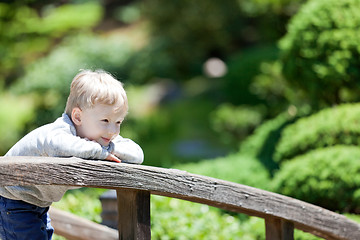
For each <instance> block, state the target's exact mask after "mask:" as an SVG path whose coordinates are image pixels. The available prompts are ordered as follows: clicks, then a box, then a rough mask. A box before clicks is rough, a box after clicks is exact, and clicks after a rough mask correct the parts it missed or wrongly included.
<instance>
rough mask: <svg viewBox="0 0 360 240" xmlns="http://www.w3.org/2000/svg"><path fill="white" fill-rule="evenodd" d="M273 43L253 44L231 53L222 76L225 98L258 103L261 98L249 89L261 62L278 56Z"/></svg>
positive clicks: (237, 101)
mask: <svg viewBox="0 0 360 240" xmlns="http://www.w3.org/2000/svg"><path fill="white" fill-rule="evenodd" d="M278 52H279V50H278V49H277V48H276V46H274V45H265V46H255V47H251V48H247V49H245V50H243V51H241V52H239V53H237V54H233V55H232V56H231V57H229V59H228V60H227V65H228V66H227V67H228V72H227V74H226V75H225V76H224V80H223V82H224V83H223V84H224V93H225V96H224V97H225V99H226V100H227V101H229V102H231V103H233V104H258V103H261V102H262V100H261V99H259V97H258V96H257V95H256V92H255V93H254V92H253V91H251V89H250V86H251V83H252V81H253V79H254V77H255V76H256V75H257V74H259V72H260V66H261V63H262V62H264V61H271V60H274V59H276V58H277V57H278Z"/></svg>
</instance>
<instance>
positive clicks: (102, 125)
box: [72, 104, 124, 146]
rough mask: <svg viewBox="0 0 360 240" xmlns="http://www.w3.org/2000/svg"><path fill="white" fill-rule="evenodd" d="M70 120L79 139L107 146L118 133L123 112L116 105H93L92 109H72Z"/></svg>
mask: <svg viewBox="0 0 360 240" xmlns="http://www.w3.org/2000/svg"><path fill="white" fill-rule="evenodd" d="M72 119H73V122H74V124H75V127H76V132H77V135H78V136H79V137H82V138H87V139H89V140H91V141H96V142H98V143H99V144H101V145H102V146H108V145H109V143H110V141H111V140H113V139H114V138H115V137H116V136H118V135H119V133H120V124H121V122H122V121H123V120H124V112H122V111H119V110H118V106H117V105H106V104H95V106H94V107H93V108H88V109H84V110H80V109H79V108H77V109H74V110H73V113H72Z"/></svg>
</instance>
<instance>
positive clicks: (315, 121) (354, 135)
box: [274, 104, 360, 163]
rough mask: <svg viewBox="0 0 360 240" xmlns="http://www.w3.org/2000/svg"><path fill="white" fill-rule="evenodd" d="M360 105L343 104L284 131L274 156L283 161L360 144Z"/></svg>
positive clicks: (304, 119) (298, 122) (279, 161)
mask: <svg viewBox="0 0 360 240" xmlns="http://www.w3.org/2000/svg"><path fill="white" fill-rule="evenodd" d="M359 116H360V104H343V105H340V106H337V107H332V108H328V109H325V110H322V111H320V112H318V113H316V114H313V115H311V116H309V117H304V118H301V119H300V120H298V121H296V122H295V123H294V124H291V125H289V126H287V127H286V128H285V129H284V130H283V131H282V133H281V138H280V141H279V143H278V145H277V147H276V152H275V155H274V159H275V161H277V162H278V163H281V162H283V161H285V160H286V159H291V158H294V157H296V156H298V155H301V154H304V153H306V152H308V151H310V150H313V149H317V148H323V147H328V146H334V145H337V144H343V145H359V144H360V119H359Z"/></svg>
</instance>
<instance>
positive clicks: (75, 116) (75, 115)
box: [71, 107, 82, 126]
mask: <svg viewBox="0 0 360 240" xmlns="http://www.w3.org/2000/svg"><path fill="white" fill-rule="evenodd" d="M81 114H82V111H81V109H80V108H78V107H75V108H73V110H72V111H71V120H72V121H73V123H74V124H75V125H76V126H79V125H81Z"/></svg>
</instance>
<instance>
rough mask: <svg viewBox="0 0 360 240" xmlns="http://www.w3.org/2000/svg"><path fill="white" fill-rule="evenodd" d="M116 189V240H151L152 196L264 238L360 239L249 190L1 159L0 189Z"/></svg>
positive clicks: (312, 209)
mask: <svg viewBox="0 0 360 240" xmlns="http://www.w3.org/2000/svg"><path fill="white" fill-rule="evenodd" d="M39 184H41V185H69V186H79V187H96V188H105V189H116V191H117V201H118V220H119V221H118V222H119V225H118V231H119V239H150V238H151V233H150V195H151V194H156V195H161V196H167V197H172V198H178V199H184V200H188V201H191V202H197V203H202V204H207V205H210V206H214V207H217V208H222V209H225V210H229V211H233V212H237V213H244V214H247V215H250V216H257V217H260V218H263V219H265V228H266V239H267V240H273V239H281V240H287V239H293V233H294V228H297V229H300V230H303V231H306V232H309V233H311V234H314V235H316V236H319V237H322V238H325V239H348V240H356V239H360V225H359V224H357V223H356V222H354V221H351V220H349V219H348V218H346V217H344V216H342V215H340V214H337V213H334V212H331V211H328V210H326V209H323V208H320V207H318V206H314V205H312V204H308V203H306V202H303V201H299V200H296V199H293V198H289V197H286V196H283V195H279V194H275V193H272V192H267V191H264V190H260V189H256V188H252V187H249V186H245V185H241V184H236V183H232V182H227V181H223V180H219V179H214V178H210V177H205V176H200V175H195V174H190V173H188V172H185V171H180V170H176V169H164V168H157V167H149V166H144V165H130V164H121V163H120V164H119V163H112V162H105V161H92V160H82V159H78V158H45V157H0V185H1V186H7V185H39Z"/></svg>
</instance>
